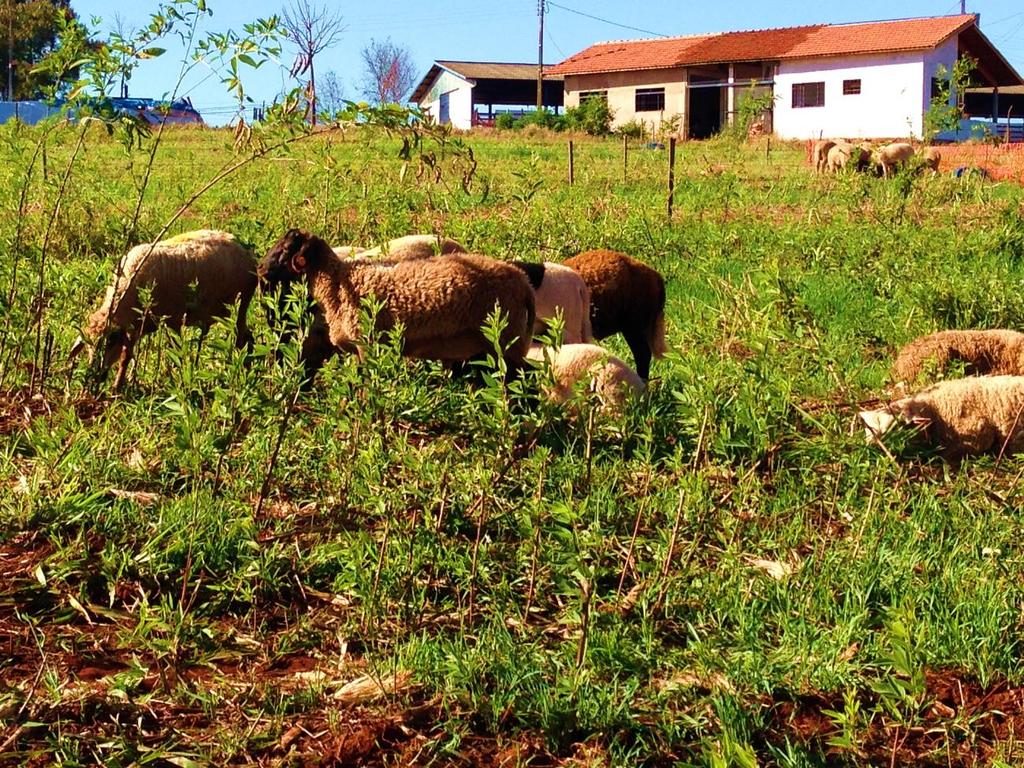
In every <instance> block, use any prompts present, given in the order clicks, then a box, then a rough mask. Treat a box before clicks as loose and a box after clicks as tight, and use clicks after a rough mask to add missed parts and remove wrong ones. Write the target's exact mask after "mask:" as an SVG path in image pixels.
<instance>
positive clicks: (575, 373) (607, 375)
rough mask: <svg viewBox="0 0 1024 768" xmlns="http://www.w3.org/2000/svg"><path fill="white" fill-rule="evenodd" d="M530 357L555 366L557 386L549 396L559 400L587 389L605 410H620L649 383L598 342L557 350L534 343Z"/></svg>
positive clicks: (569, 397)
mask: <svg viewBox="0 0 1024 768" xmlns="http://www.w3.org/2000/svg"><path fill="white" fill-rule="evenodd" d="M526 357H527V359H529V360H533V361H534V362H536V363H541V364H543V362H544V361H545V360H547V361H548V363H549V364H550V365H551V373H552V377H553V378H554V386H553V387H552V388H550V389H548V390H547V391H546V392H545V395H546V396H547V397H549V398H550V399H551V401H552V402H555V403H567V402H569V401H571V400H572V399H573V398H574V397H575V396H576V395H578V394H580V389H581V388H586V390H587V391H592V392H595V393H596V394H597V396H598V398H599V399H600V403H601V405H600V407H601V409H602V410H604V411H606V412H619V411H621V410H622V408H623V406H624V405H625V404H626V402H627V401H628V400H629V399H630V398H631V397H634V396H637V395H640V394H642V393H643V391H644V389H645V388H646V386H647V385H646V383H645V382H644V380H643V379H641V378H640V377H639V376H638V375H637V373H636V371H634V370H633V369H632V368H630V367H629V366H628V365H626V364H625V363H624V362H622V360H620V359H619V358H617V357H615V356H614V355H612V354H611V353H610V352H608V351H607V350H606V349H604V348H603V347H599V346H598V345H597V344H563V345H562V346H561V347H559V348H558V349H557V350H555V349H553V348H551V347H542V346H540V345H539V344H534V345H532V346H531V347H530V350H529V352H527V353H526ZM583 382H585V383H583Z"/></svg>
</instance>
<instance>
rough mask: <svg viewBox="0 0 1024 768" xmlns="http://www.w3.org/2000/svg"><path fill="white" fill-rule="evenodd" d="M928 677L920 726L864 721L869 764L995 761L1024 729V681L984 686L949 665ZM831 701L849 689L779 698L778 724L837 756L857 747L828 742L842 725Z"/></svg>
mask: <svg viewBox="0 0 1024 768" xmlns="http://www.w3.org/2000/svg"><path fill="white" fill-rule="evenodd" d="M925 684H926V688H927V696H926V698H925V705H924V707H923V711H922V713H921V714H920V716H919V717H917V718H916V719H915V723H914V726H913V727H910V728H907V727H905V726H902V725H900V724H898V723H895V722H892V721H889V720H888V719H887V718H885V717H883V716H881V715H876V716H875V717H874V718H873V719H872V720H871V722H870V723H869V724H867V726H866V727H865V728H863V729H862V731H861V733H860V736H861V755H860V758H859V759H861V760H862V761H863V762H864V764H867V765H892V766H897V765H899V766H936V768H938V766H947V768H969V767H973V766H982V765H988V764H989V763H990V762H991V759H992V758H993V757H994V756H995V752H996V750H997V749H998V748H1000V747H1004V748H1005V746H1006V745H1007V744H1010V743H1012V742H1013V741H1014V740H1017V739H1019V738H1020V735H1021V734H1022V733H1024V687H1021V686H1012V685H1010V684H1008V683H1007V682H1006V681H997V682H993V683H991V684H990V685H988V686H987V687H983V686H982V685H981V684H980V683H978V682H977V681H976V680H974V679H972V678H971V677H970V676H967V675H964V674H963V673H961V672H958V671H956V670H950V669H937V670H927V671H926V673H925ZM872 704H873V702H872V701H871V699H870V697H869V696H867V695H865V696H863V697H862V707H861V708H862V711H865V712H869V711H870V710H871V709H872ZM826 709H830V710H834V711H838V712H842V711H843V701H842V697H841V696H840V695H838V694H823V693H814V694H808V695H801V696H797V697H794V698H791V699H787V700H783V701H779V702H777V703H776V704H775V705H774V711H773V730H775V731H777V733H778V735H781V734H788V735H789V736H790V737H793V738H795V739H796V740H797V741H799V742H802V743H804V744H807V745H810V746H814V747H817V748H818V749H821V750H822V751H823V752H824V753H825V754H826V755H827V756H829V757H830V758H833V759H835V760H836V761H837V764H838V761H839V758H840V756H841V755H845V757H846V758H849V757H851V755H850V753H849V752H845V753H843V752H842V751H841V750H840V748H838V747H835V746H832V745H829V744H828V743H827V742H828V740H829V739H831V738H833V737H835V736H838V735H839V729H838V728H837V727H836V725H835V723H833V722H832V720H831V719H830V718H829V717H828V716H827V715H825V714H824V713H823V710H826ZM1021 756H1022V755H1016V757H1018V758H1019V757H1021ZM1004 757H1005V756H1004Z"/></svg>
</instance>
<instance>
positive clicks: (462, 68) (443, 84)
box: [410, 61, 562, 129]
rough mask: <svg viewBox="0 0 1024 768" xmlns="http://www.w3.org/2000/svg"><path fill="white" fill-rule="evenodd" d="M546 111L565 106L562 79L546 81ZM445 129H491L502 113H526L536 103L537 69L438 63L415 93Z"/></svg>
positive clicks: (482, 63) (488, 63)
mask: <svg viewBox="0 0 1024 768" xmlns="http://www.w3.org/2000/svg"><path fill="white" fill-rule="evenodd" d="M543 94H544V106H545V107H549V108H553V109H554V110H555V111H557V110H558V108H559V107H561V106H562V78H561V77H555V76H552V77H548V76H547V75H545V77H544V85H543ZM410 101H413V102H415V103H416V104H418V105H419V106H420V107H422V108H423V109H424V110H426V111H428V112H430V114H431V115H433V117H434V120H436V121H437V122H438V123H440V124H442V125H451V126H453V127H455V128H462V129H468V128H472V127H473V126H476V125H491V124H492V123H493V122H494V118H495V117H496V116H497V115H499V114H501V113H502V112H513V113H514V114H521V113H522V112H523V111H525V108H526V107H529V106H536V104H537V65H536V64H508V63H504V62H493V61H435V62H434V64H433V65H432V66H431V67H430V69H429V70H428V72H427V74H426V75H424V77H423V79H422V80H420V82H419V84H418V85H417V86H416V88H415V90H413V92H412V98H411V99H410Z"/></svg>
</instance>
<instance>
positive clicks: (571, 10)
mask: <svg viewBox="0 0 1024 768" xmlns="http://www.w3.org/2000/svg"><path fill="white" fill-rule="evenodd" d="M548 5H551V6H554V7H555V8H561V9H562V10H563V11H568V12H569V13H575V14H576V15H577V16H586V17H587V18H588V19H594V20H595V21H600V22H603V23H605V24H611V25H612V26H613V27H621V28H622V29H630V30H632V31H633V32H643V33H644V34H645V35H654V36H655V37H671V35H663V34H662V33H661V32H652V31H651V30H649V29H641V28H640V27H631V26H629V25H628V24H620V23H619V22H617V21H612V20H611V19H604V18H601V17H600V16H594V15H593V14H590V13H584V12H583V11H577V10H576V9H575V8H567V7H566V6H564V5H559V4H558V3H553V2H551V0H548Z"/></svg>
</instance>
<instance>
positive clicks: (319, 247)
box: [259, 229, 535, 367]
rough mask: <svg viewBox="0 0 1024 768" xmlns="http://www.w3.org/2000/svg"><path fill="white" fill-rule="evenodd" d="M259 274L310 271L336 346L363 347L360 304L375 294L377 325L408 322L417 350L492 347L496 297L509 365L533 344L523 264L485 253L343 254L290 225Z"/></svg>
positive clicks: (421, 353) (274, 279)
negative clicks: (380, 257) (383, 257)
mask: <svg viewBox="0 0 1024 768" xmlns="http://www.w3.org/2000/svg"><path fill="white" fill-rule="evenodd" d="M259 274H260V277H261V278H262V279H263V280H265V281H266V282H267V283H268V284H270V285H271V286H273V285H277V284H282V283H286V284H287V283H290V282H293V281H295V280H297V279H299V278H302V277H304V278H305V279H306V280H307V282H308V285H309V288H310V293H311V294H312V297H313V299H314V300H315V301H316V303H317V306H318V307H319V309H320V311H322V313H323V321H324V323H325V324H326V331H327V337H328V338H329V340H330V343H331V345H332V347H333V348H334V349H337V350H341V351H358V349H359V341H360V338H361V329H360V324H359V311H360V306H361V303H362V300H363V299H365V298H367V297H369V296H371V295H373V296H376V297H377V298H378V299H380V300H382V301H383V302H384V306H383V308H382V309H381V311H380V313H379V314H378V315H377V318H376V328H377V330H390V329H391V328H393V327H394V326H395V324H396V323H398V322H401V323H402V324H403V325H404V327H405V335H404V337H403V339H404V354H406V355H408V356H410V357H423V358H430V359H435V360H445V361H465V360H468V359H470V358H471V357H474V356H476V355H481V354H486V353H487V352H489V351H491V345H490V343H489V342H488V341H487V339H486V337H485V336H484V334H483V333H482V332H481V326H482V325H483V324H484V322H485V321H486V319H487V315H488V314H490V313H491V312H492V311H493V309H494V306H495V304H496V303H497V304H498V306H499V308H500V309H501V310H502V312H503V313H504V315H505V316H506V320H507V323H506V327H505V330H504V331H503V333H502V336H501V343H502V344H503V345H504V346H505V347H506V353H505V354H506V359H507V360H508V362H509V364H510V366H513V367H518V365H519V364H520V363H521V362H522V360H523V358H524V357H525V356H526V351H527V349H528V348H529V346H530V340H531V330H532V328H533V322H534V319H535V309H534V307H535V305H534V297H533V289H532V288H531V287H530V284H529V282H528V281H527V280H526V276H525V275H523V273H522V272H521V271H520V270H518V269H516V268H515V267H513V266H512V265H510V264H506V263H504V262H500V261H495V260H494V259H489V258H487V257H485V256H476V255H472V254H448V255H445V256H439V257H437V258H435V259H424V260H411V261H370V260H367V259H362V258H360V259H351V260H344V259H339V258H338V257H337V256H336V255H335V254H334V251H332V250H331V247H330V246H329V245H328V244H327V243H326V242H324V240H322V239H321V238H319V237H317V236H315V235H312V234H310V233H308V232H305V231H303V230H299V229H290V230H288V232H286V233H285V234H284V235H283V236H282V237H281V239H280V240H278V241H277V243H275V244H274V246H273V247H272V248H271V249H270V251H269V252H268V253H267V255H266V257H264V259H263V261H261V262H260V265H259ZM304 346H305V345H304Z"/></svg>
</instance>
